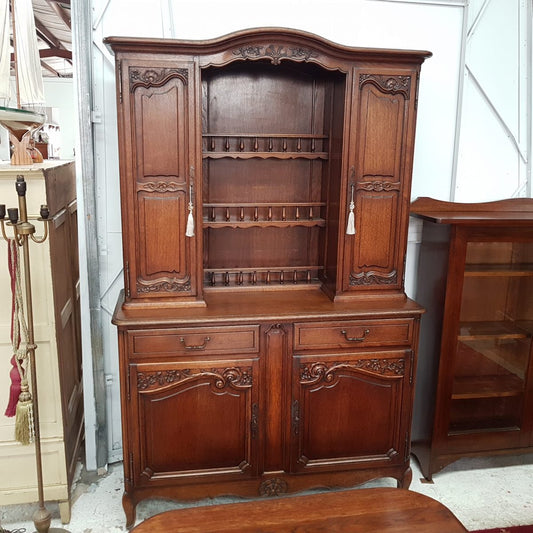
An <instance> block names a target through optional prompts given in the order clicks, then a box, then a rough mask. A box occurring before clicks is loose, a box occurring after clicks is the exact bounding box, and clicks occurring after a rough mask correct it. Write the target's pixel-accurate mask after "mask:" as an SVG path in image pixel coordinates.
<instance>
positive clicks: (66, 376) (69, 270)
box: [49, 201, 83, 482]
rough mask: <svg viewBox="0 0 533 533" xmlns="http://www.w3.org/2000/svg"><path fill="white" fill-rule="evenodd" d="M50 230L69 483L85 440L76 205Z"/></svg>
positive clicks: (59, 216)
mask: <svg viewBox="0 0 533 533" xmlns="http://www.w3.org/2000/svg"><path fill="white" fill-rule="evenodd" d="M49 228H50V258H51V265H52V272H53V292H54V309H55V327H56V338H57V352H58V360H59V378H60V383H61V387H60V388H61V404H62V405H61V407H62V414H63V431H64V440H65V455H66V461H67V472H68V476H69V482H70V481H71V480H72V479H73V476H74V470H75V468H76V463H77V460H78V454H79V449H80V446H81V443H82V439H83V378H82V353H81V333H80V327H81V326H80V316H79V291H78V287H79V271H78V260H77V252H78V239H77V210H76V202H75V201H74V202H72V203H71V204H70V205H69V206H67V207H66V208H65V209H63V210H61V211H59V212H58V213H56V214H55V215H54V216H53V218H52V222H51V224H50V226H49Z"/></svg>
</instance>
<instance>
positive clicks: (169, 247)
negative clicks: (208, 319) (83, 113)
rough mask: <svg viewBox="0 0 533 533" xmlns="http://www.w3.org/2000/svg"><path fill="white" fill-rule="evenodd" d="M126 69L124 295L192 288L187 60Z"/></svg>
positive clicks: (188, 292)
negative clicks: (188, 229)
mask: <svg viewBox="0 0 533 533" xmlns="http://www.w3.org/2000/svg"><path fill="white" fill-rule="evenodd" d="M124 75H125V76H127V79H126V80H125V82H124V83H125V84H126V85H127V87H128V88H129V94H128V95H127V98H126V99H125V100H126V101H125V107H127V108H129V109H128V112H127V113H126V114H125V121H124V127H125V129H126V130H130V133H129V135H127V136H126V139H127V145H126V151H127V152H131V160H132V164H131V166H130V167H129V168H127V167H126V165H125V168H127V171H126V176H125V179H124V177H123V187H124V188H126V189H127V190H128V191H129V192H128V194H125V195H124V194H123V204H124V205H123V218H124V221H125V223H124V226H125V228H126V230H125V231H127V232H128V231H129V232H131V233H132V235H131V236H130V237H129V238H128V239H127V240H126V243H125V256H126V289H127V296H128V297H130V298H137V297H141V298H147V297H148V298H153V297H156V298H157V297H166V298H168V297H175V296H189V297H191V296H196V295H197V291H198V287H197V281H196V279H197V273H196V270H197V268H196V250H197V248H196V237H194V238H188V237H186V235H185V231H186V226H187V216H188V214H189V210H188V204H189V202H190V201H191V197H192V201H194V200H195V197H196V195H197V192H198V191H196V190H195V188H196V185H195V183H194V175H195V165H196V151H195V147H196V141H195V136H196V132H195V116H194V111H193V109H194V108H193V102H194V98H195V89H194V87H195V83H194V70H193V66H192V63H185V64H184V65H183V68H165V67H160V66H157V64H156V63H154V64H152V65H151V66H147V65H140V66H135V65H134V66H131V65H128V67H127V68H126V69H125V74H124ZM128 164H129V163H128ZM123 172H124V171H123ZM191 193H192V194H191ZM196 233H198V232H196Z"/></svg>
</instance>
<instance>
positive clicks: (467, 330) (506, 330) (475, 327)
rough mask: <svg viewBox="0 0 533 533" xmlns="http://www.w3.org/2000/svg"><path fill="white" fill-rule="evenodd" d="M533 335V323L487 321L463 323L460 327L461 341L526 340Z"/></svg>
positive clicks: (459, 336) (524, 321) (523, 321)
mask: <svg viewBox="0 0 533 533" xmlns="http://www.w3.org/2000/svg"><path fill="white" fill-rule="evenodd" d="M532 333H533V321H526V320H522V321H516V322H511V321H486V322H461V324H460V326H459V335H458V337H457V339H458V340H460V341H473V340H493V339H525V338H527V337H531V336H532Z"/></svg>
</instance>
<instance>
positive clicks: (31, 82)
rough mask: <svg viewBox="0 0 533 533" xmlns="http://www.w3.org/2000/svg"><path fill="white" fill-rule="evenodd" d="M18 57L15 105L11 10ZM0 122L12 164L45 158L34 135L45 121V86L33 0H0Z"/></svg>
mask: <svg viewBox="0 0 533 533" xmlns="http://www.w3.org/2000/svg"><path fill="white" fill-rule="evenodd" d="M10 3H11V26H12V28H13V50H14V58H15V61H14V63H15V84H16V107H10V106H9V102H10V100H11V99H12V98H11V87H10V65H11V52H10V13H9V11H10V10H9V4H10ZM0 37H1V41H0V104H1V105H0V124H1V125H2V126H4V127H5V128H6V129H7V130H8V132H9V138H10V142H11V144H12V146H13V152H12V156H11V164H12V165H28V164H32V163H35V162H40V161H42V156H41V154H40V153H39V151H38V150H37V149H36V148H35V146H34V145H33V142H32V135H33V134H34V133H35V131H37V130H38V129H39V128H40V127H41V126H42V125H43V124H44V122H45V119H46V115H45V114H44V113H42V112H41V110H42V109H43V108H44V89H43V80H42V74H41V64H40V60H39V51H38V49H37V38H36V33H35V21H34V18H33V8H32V5H31V0H0Z"/></svg>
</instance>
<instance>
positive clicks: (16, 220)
mask: <svg viewBox="0 0 533 533" xmlns="http://www.w3.org/2000/svg"><path fill="white" fill-rule="evenodd" d="M15 189H16V191H17V195H18V208H16V207H13V208H10V209H8V210H7V213H8V219H9V221H8V222H5V217H6V206H5V205H0V225H1V228H2V236H3V238H4V239H5V240H6V241H9V237H8V236H7V234H6V228H5V225H7V226H11V228H12V230H13V239H14V241H15V243H16V245H17V246H18V247H20V248H22V256H23V264H24V289H25V291H24V294H25V303H26V305H25V309H26V323H27V348H26V350H27V355H28V360H29V367H30V368H29V370H30V376H31V394H32V397H33V430H34V442H35V460H36V466H37V489H38V496H39V508H38V509H37V510H36V511H35V513H34V514H33V523H34V525H35V529H36V530H37V532H38V533H60V532H65V533H68V531H67V530H65V529H62V528H50V523H51V521H52V515H51V514H50V512H49V511H48V509H46V507H45V504H44V486H43V467H42V455H41V432H40V425H39V402H38V397H37V372H36V364H35V350H36V348H37V346H36V345H35V340H34V333H33V306H32V292H31V273H30V250H29V243H30V239H31V240H32V241H33V242H35V243H38V244H40V243H43V242H44V241H46V239H47V237H48V222H49V221H48V217H49V211H48V207H47V206H46V205H42V206H41V212H40V215H41V216H40V217H39V218H38V220H40V221H42V222H43V224H44V235H43V236H42V237H36V236H35V226H34V225H33V224H32V223H31V222H29V221H28V213H27V208H26V181H25V180H24V176H21V175H19V176H17V179H16V183H15Z"/></svg>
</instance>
